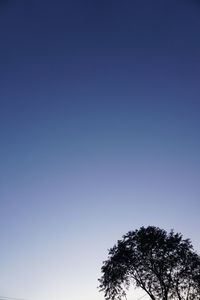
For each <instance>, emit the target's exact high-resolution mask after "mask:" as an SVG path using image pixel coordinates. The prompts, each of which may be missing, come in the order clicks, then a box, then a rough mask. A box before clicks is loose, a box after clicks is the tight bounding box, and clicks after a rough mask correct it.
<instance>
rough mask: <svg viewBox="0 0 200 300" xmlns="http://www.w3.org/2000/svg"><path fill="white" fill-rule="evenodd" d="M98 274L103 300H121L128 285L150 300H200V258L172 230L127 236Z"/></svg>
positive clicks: (154, 229) (143, 231)
mask: <svg viewBox="0 0 200 300" xmlns="http://www.w3.org/2000/svg"><path fill="white" fill-rule="evenodd" d="M101 271H102V277H101V278H100V279H99V282H100V286H99V288H100V291H104V294H105V298H106V300H108V299H109V300H116V299H118V300H121V298H122V297H123V296H125V295H126V290H128V288H129V286H131V285H133V286H135V287H138V288H142V289H143V290H144V291H145V292H146V293H147V294H148V295H149V297H150V298H151V299H152V300H161V299H162V300H169V299H173V300H200V257H199V256H198V255H197V253H195V252H194V250H193V246H192V244H191V242H190V240H189V239H183V237H182V235H181V234H180V233H174V231H173V230H171V231H170V232H169V233H167V232H166V231H165V230H163V229H160V228H158V227H154V226H149V227H146V228H145V227H141V228H140V229H139V230H135V231H130V232H128V233H127V234H126V235H124V236H123V238H122V240H118V242H117V244H116V245H114V247H113V248H111V249H110V250H109V256H108V259H107V260H106V261H104V262H103V266H102V268H101Z"/></svg>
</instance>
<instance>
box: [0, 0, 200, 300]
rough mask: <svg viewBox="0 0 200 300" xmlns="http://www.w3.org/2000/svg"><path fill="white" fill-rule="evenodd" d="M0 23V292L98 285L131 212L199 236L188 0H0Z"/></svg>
mask: <svg viewBox="0 0 200 300" xmlns="http://www.w3.org/2000/svg"><path fill="white" fill-rule="evenodd" d="M0 28H1V29H0V138H1V144H0V145H1V147H0V212H1V217H0V242H1V256H0V258H1V263H0V265H1V268H0V296H9V297H19V298H27V299H30V300H66V299H68V300H97V299H103V295H101V294H99V292H98V290H97V288H96V287H97V285H98V282H97V278H98V277H99V276H100V268H101V265H102V261H103V260H105V259H106V257H107V249H108V248H110V247H112V246H113V244H114V243H115V242H116V240H117V239H119V238H121V236H122V235H123V234H124V233H126V232H127V231H129V230H131V229H133V230H134V229H136V228H138V227H140V226H142V225H144V226H146V225H156V226H159V227H161V228H164V229H167V230H168V229H170V228H174V230H175V231H179V232H182V233H183V234H184V237H190V238H191V239H192V242H193V244H194V245H195V248H196V249H199V244H200V236H199V230H200V218H199V211H200V199H199V195H200V183H199V179H200V136H199V135H200V3H199V2H198V1H193V0H188V1H184V0H181V1H176V0H162V1H161V0H123V1H122V0H115V1H114V0H113V1H111V0H101V1H99V0H96V1H95V0H84V1H83V0H70V1H67V0H66V1H64V0H57V1H47V0H32V1H31V0H30V1H27V0H21V1H14V0H13V1H12V0H4V1H2V0H1V2H0ZM142 294H143V293H142ZM142 294H141V295H142ZM138 295H140V294H138ZM136 298H137V297H136ZM136 298H134V295H132V296H130V299H131V300H133V299H136Z"/></svg>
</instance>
